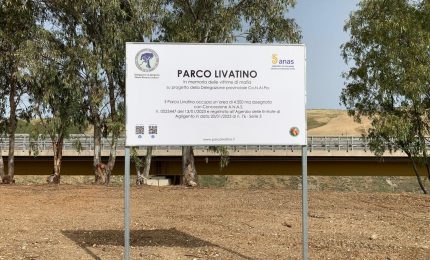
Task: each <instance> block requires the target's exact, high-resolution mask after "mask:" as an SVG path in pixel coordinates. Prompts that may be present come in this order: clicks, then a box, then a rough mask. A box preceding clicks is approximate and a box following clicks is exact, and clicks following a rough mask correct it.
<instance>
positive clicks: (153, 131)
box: [148, 125, 158, 135]
mask: <svg viewBox="0 0 430 260" xmlns="http://www.w3.org/2000/svg"><path fill="white" fill-rule="evenodd" d="M157 130H158V129H157V126H156V125H150V126H149V127H148V133H149V134H150V135H156V134H157Z"/></svg>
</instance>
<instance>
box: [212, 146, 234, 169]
mask: <svg viewBox="0 0 430 260" xmlns="http://www.w3.org/2000/svg"><path fill="white" fill-rule="evenodd" d="M209 151H212V152H214V153H217V154H219V155H220V160H219V168H220V171H222V169H224V167H227V165H228V163H229V162H230V156H229V152H228V149H227V146H209Z"/></svg>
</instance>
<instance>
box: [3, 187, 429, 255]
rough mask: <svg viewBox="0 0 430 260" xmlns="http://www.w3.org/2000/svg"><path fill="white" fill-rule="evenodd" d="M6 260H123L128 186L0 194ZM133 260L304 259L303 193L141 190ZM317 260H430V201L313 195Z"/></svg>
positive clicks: (312, 251)
mask: <svg viewBox="0 0 430 260" xmlns="http://www.w3.org/2000/svg"><path fill="white" fill-rule="evenodd" d="M0 196H1V201H0V219H1V220H2V225H0V259H121V258H122V252H123V191H122V187H121V186H117V187H98V186H91V185H66V184H62V185H59V186H56V185H55V186H47V185H28V186H24V185H15V186H5V185H2V186H0ZM131 223H132V224H131V228H132V234H131V237H132V239H131V245H132V248H131V255H132V259H300V257H301V234H302V233H301V193H300V191H288V190H284V189H221V188H220V189H213V188H211V189H205V188H195V189H187V188H183V187H142V188H138V187H133V188H132V219H131ZM309 224H310V229H309V256H310V259H430V196H425V195H419V194H409V193H402V194H390V193H356V192H345V193H342V192H321V191H311V192H310V212H309Z"/></svg>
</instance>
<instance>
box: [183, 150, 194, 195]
mask: <svg viewBox="0 0 430 260" xmlns="http://www.w3.org/2000/svg"><path fill="white" fill-rule="evenodd" d="M182 176H183V184H184V185H185V186H191V187H195V186H197V171H196V166H195V164H194V151H193V147H192V146H183V147H182Z"/></svg>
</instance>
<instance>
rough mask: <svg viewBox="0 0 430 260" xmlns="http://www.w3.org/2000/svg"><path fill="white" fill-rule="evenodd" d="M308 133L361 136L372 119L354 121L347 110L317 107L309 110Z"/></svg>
mask: <svg viewBox="0 0 430 260" xmlns="http://www.w3.org/2000/svg"><path fill="white" fill-rule="evenodd" d="M307 119H308V135H349V136H361V135H362V134H364V133H365V132H366V130H367V129H368V128H369V126H370V120H368V119H364V120H363V121H362V123H361V124H359V123H356V122H354V120H353V119H352V118H351V117H350V116H348V114H347V112H346V111H345V110H328V109H327V110H326V109H315V110H308V111H307Z"/></svg>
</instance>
